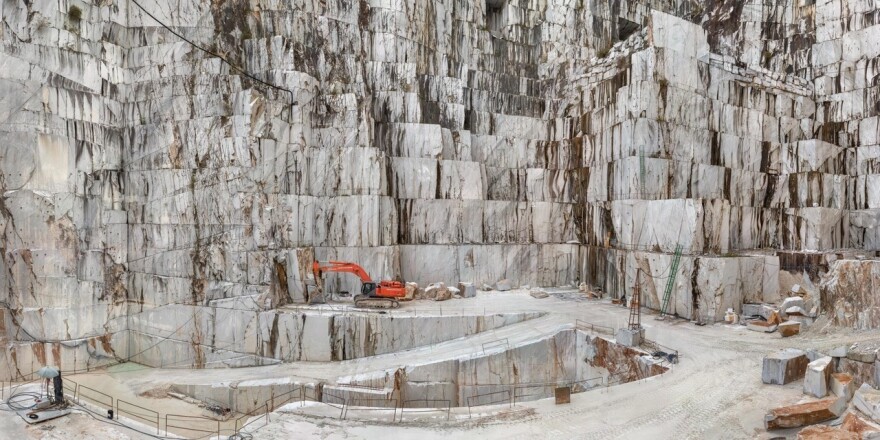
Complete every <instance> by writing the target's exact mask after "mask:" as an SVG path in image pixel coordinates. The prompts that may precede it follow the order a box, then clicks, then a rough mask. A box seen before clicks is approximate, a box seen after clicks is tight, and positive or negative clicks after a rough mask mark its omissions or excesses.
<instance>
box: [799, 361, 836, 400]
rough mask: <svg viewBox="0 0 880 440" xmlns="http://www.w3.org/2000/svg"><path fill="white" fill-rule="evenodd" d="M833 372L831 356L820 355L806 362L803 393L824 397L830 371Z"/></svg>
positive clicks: (829, 378) (826, 392)
mask: <svg viewBox="0 0 880 440" xmlns="http://www.w3.org/2000/svg"><path fill="white" fill-rule="evenodd" d="M833 372H834V363H833V359H832V358H831V356H825V357H821V358H819V359H816V360H814V361H813V362H810V363H809V364H807V370H806V374H805V375H804V394H809V395H811V396H813V397H825V396H826V395H827V394H828V385H829V383H830V382H831V373H833Z"/></svg>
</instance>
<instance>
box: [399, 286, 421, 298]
mask: <svg viewBox="0 0 880 440" xmlns="http://www.w3.org/2000/svg"><path fill="white" fill-rule="evenodd" d="M418 290H419V284H418V283H412V282H409V283H406V296H404V297H403V299H413V298H415V297H416V292H418Z"/></svg>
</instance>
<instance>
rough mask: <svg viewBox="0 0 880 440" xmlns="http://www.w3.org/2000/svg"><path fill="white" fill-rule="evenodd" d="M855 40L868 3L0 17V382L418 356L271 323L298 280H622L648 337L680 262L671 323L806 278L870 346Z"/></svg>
mask: <svg viewBox="0 0 880 440" xmlns="http://www.w3.org/2000/svg"><path fill="white" fill-rule="evenodd" d="M878 16H880V6H878V5H877V4H876V2H870V1H863V0H819V1H813V0H797V1H791V2H765V1H758V0H745V1H731V0H708V1H693V0H615V1H612V2H599V1H586V0H491V1H488V0H486V1H484V0H413V1H402V0H359V1H352V0H320V1H318V0H299V1H296V2H293V4H291V3H290V2H278V1H271V0H249V1H244V0H231V1H225V2H208V1H203V0H173V1H170V2H147V1H144V0H102V1H95V2H85V1H81V0H70V1H51V0H48V1H24V0H4V1H2V2H0V139H2V144H3V145H2V147H0V253H2V258H0V338H2V340H3V341H4V347H5V349H4V350H3V352H2V354H0V379H4V380H8V379H15V378H24V377H27V375H29V374H30V373H31V372H32V371H33V370H35V369H36V368H35V366H39V365H42V364H45V363H51V364H55V365H59V366H61V368H62V369H64V370H67V371H79V370H85V369H88V368H92V367H95V366H100V365H106V364H111V363H115V362H118V361H120V360H128V359H131V360H134V361H137V362H140V363H145V364H147V365H154V366H158V365H163V364H174V365H178V364H180V365H184V366H188V367H205V366H211V365H226V366H230V365H263V364H266V363H272V362H279V361H290V360H340V359H351V358H355V357H360V356H369V355H372V354H378V353H384V352H386V351H385V350H388V349H389V348H388V347H390V346H391V345H393V343H395V342H392V341H390V340H371V341H369V343H368V344H366V345H365V346H363V347H360V348H354V347H353V346H351V345H345V348H344V349H343V348H341V347H342V345H339V341H340V340H344V339H345V338H352V339H351V340H357V341H362V340H363V339H364V338H366V339H369V338H370V337H368V336H365V335H368V334H370V332H369V331H368V330H367V326H368V325H369V326H374V325H377V326H380V327H382V328H383V329H387V330H388V331H389V333H388V335H389V336H388V337H389V338H392V339H395V341H398V342H399V341H406V340H407V338H409V336H407V335H411V334H412V332H414V331H415V332H417V331H419V329H418V325H420V324H417V323H415V322H409V323H407V322H403V321H401V322H400V323H394V324H391V323H390V322H386V321H383V320H382V319H381V318H375V319H374V320H373V321H370V320H369V319H367V321H369V322H361V321H363V319H361V318H356V317H354V316H349V317H341V318H340V317H335V318H333V319H330V318H328V317H313V316H311V315H308V314H307V313H299V314H298V313H297V312H291V311H289V310H285V309H283V308H282V309H280V308H279V307H283V306H285V305H289V304H297V303H301V302H304V301H305V299H306V297H307V293H308V283H309V281H310V276H311V275H310V270H309V263H310V262H311V261H312V260H313V259H320V260H327V259H336V260H347V261H356V262H358V263H359V264H361V265H363V266H364V268H365V269H366V270H367V271H368V272H369V273H370V274H371V275H372V276H373V277H375V278H377V279H398V280H403V281H408V282H416V283H419V285H420V286H424V285H427V284H428V283H434V282H444V283H446V285H448V286H456V285H458V283H460V282H461V283H471V284H472V285H474V286H483V285H494V283H496V282H498V281H499V280H505V279H506V280H509V281H510V283H512V285H513V286H514V287H517V286H525V285H528V286H532V287H549V286H561V285H572V286H577V285H579V284H580V283H587V284H588V285H590V286H592V288H594V289H596V290H597V291H601V292H604V294H605V295H607V296H610V297H613V298H619V297H621V296H624V295H627V292H629V291H631V290H632V288H633V287H634V284H635V282H636V274H637V272H638V271H639V270H641V272H642V276H641V277H639V280H640V281H639V282H640V287H641V289H642V292H643V296H642V298H643V300H642V304H643V305H644V306H646V307H649V308H652V309H659V308H660V305H661V303H662V296H663V289H664V287H665V284H666V278H665V277H666V276H667V275H668V272H669V268H670V267H671V262H672V259H673V254H674V252H675V250H676V248H678V247H679V246H680V247H681V249H682V254H683V255H682V259H681V265H680V268H679V272H678V275H677V277H676V278H675V282H674V286H673V296H672V298H671V301H670V312H671V313H673V314H675V315H677V316H679V317H683V318H686V319H691V320H697V321H710V322H712V321H721V320H723V319H724V314H725V311H726V310H728V309H733V310H734V311H739V310H740V309H741V307H742V304H743V303H774V302H777V301H778V300H779V299H780V298H781V291H783V290H784V289H785V288H787V287H784V288H781V287H780V286H781V284H784V282H786V281H785V280H790V279H794V280H795V281H803V280H806V281H807V282H810V283H814V284H816V285H818V284H819V283H820V282H822V284H821V285H822V294H821V307H820V310H821V311H822V312H824V313H826V314H828V315H829V316H830V317H831V318H832V319H833V320H834V322H835V323H837V324H839V325H842V326H847V327H856V328H877V327H878V326H880V314H878V312H877V310H878V309H877V307H878V304H880V300H878V296H877V293H876V290H874V289H870V290H869V289H868V287H867V285H866V284H865V283H864V282H863V281H864V280H865V279H866V278H865V277H868V278H871V279H873V278H874V277H875V273H876V271H877V269H876V266H877V262H876V260H872V258H875V257H876V256H877V251H878V250H880V226H878V225H880V190H878V189H880V97H878V90H880V63H878V60H880V22H878ZM857 257H858V258H857ZM859 258H861V259H859ZM823 276H824V278H823ZM853 285H856V286H861V288H862V289H861V290H859V289H852V288H849V287H848V286H853ZM325 286H326V288H327V290H329V291H357V289H358V283H357V281H356V279H354V278H353V277H350V276H345V275H339V274H332V275H329V276H328V278H327V281H326V284H325ZM528 318H529V316H526V315H522V316H518V317H515V318H510V317H507V318H498V317H494V318H493V317H485V318H484V317H477V316H471V317H464V318H461V322H452V321H446V323H443V324H437V325H438V326H439V327H438V328H437V329H436V330H434V331H432V337H434V338H437V340H443V339H445V338H456V337H461V336H464V335H467V334H472V333H474V332H477V331H483V330H485V329H488V328H495V327H498V326H502V325H505V324H506V323H507V322H506V320H508V319H515V320H523V319H528ZM359 320H360V321H359ZM438 322H439V321H438ZM219 323H222V324H223V325H220V324H219ZM304 323H307V324H304ZM313 326H314V327H313ZM345 326H351V328H358V329H361V330H357V331H355V332H354V333H352V334H347V335H346V336H342V333H336V332H339V331H342V330H339V329H343V328H349V327H345ZM234 329H239V330H242V331H233V330H234ZM340 338H341V339H340ZM304 339H308V340H310V341H311V340H313V339H316V340H319V342H315V343H313V344H307V346H305V347H298V346H297V342H296V341H301V340H304ZM412 343H413V342H412V341H410V342H401V344H403V345H401V346H405V347H411V346H412ZM407 344H410V345H407ZM291 347H293V348H291ZM398 348H399V347H398ZM165 356H167V357H165ZM481 368H482V367H481V366H479V365H474V366H473V370H472V373H471V374H476V375H478V376H479V375H480V374H482V373H481V371H482V369H481ZM597 368H599V367H597ZM603 368H604V367H603ZM566 371H567V370H566ZM566 374H568V372H567V373H566Z"/></svg>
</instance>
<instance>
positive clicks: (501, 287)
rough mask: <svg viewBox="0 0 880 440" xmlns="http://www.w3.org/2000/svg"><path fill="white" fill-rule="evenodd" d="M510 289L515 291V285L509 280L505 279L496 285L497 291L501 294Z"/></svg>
mask: <svg viewBox="0 0 880 440" xmlns="http://www.w3.org/2000/svg"><path fill="white" fill-rule="evenodd" d="M510 289H513V283H511V282H510V280H508V279H504V280H501V281H498V282H497V283H495V290H497V291H499V292H506V291H508V290H510Z"/></svg>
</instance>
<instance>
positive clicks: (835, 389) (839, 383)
mask: <svg viewBox="0 0 880 440" xmlns="http://www.w3.org/2000/svg"><path fill="white" fill-rule="evenodd" d="M855 390H856V387H855V383H853V378H852V376H851V375H849V374H847V373H834V374H832V375H831V392H832V393H834V395H835V396H837V397H840V398H843V399H844V400H846V401H847V402H849V401H850V400H852V397H853V394H854V393H855Z"/></svg>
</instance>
